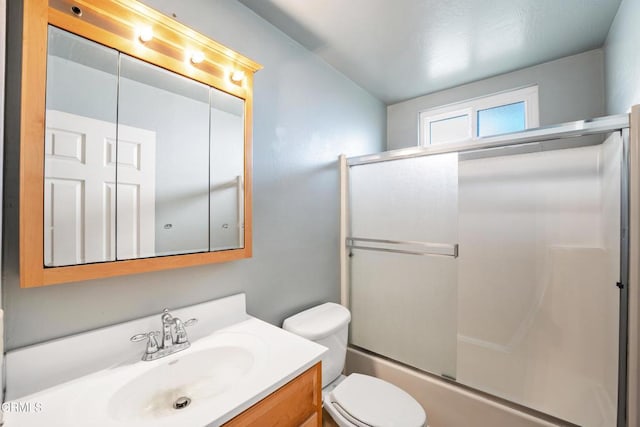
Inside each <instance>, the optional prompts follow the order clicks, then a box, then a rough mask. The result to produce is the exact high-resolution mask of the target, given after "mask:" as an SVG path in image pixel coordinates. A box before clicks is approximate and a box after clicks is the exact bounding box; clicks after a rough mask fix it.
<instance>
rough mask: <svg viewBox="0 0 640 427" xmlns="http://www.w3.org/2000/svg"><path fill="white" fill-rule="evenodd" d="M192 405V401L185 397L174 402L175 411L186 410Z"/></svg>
mask: <svg viewBox="0 0 640 427" xmlns="http://www.w3.org/2000/svg"><path fill="white" fill-rule="evenodd" d="M190 403H191V399H190V398H188V397H185V396H182V397H179V398H177V399H176V401H175V402H173V409H184V408H186V407H187V406H189V404H190Z"/></svg>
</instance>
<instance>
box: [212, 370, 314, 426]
mask: <svg viewBox="0 0 640 427" xmlns="http://www.w3.org/2000/svg"><path fill="white" fill-rule="evenodd" d="M321 387H322V371H321V368H320V363H318V364H316V365H315V366H313V367H312V368H310V369H309V370H308V371H306V372H304V373H302V374H301V375H300V376H298V377H297V378H295V379H293V380H291V381H290V382H289V383H287V384H285V385H284V386H282V387H281V388H279V389H278V390H277V391H275V392H273V393H272V394H271V395H269V396H267V397H266V398H264V399H263V400H261V401H260V402H258V403H256V404H255V405H253V406H252V407H251V408H249V409H247V410H246V411H244V412H243V413H241V414H240V415H238V416H237V417H235V418H233V419H232V420H231V421H229V422H228V423H226V424H224V425H225V427H241V426H242V427H245V426H252V425H259V426H260V427H301V426H304V427H311V426H315V427H320V426H322V388H321Z"/></svg>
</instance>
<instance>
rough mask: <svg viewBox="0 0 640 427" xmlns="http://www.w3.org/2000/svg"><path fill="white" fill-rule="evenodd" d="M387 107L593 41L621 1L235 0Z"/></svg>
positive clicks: (591, 45) (603, 34)
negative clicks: (238, 0)
mask: <svg viewBox="0 0 640 427" xmlns="http://www.w3.org/2000/svg"><path fill="white" fill-rule="evenodd" d="M240 2H242V3H243V4H245V5H246V6H247V7H249V8H251V9H252V10H254V11H255V12H256V13H257V14H258V15H260V16H262V17H263V18H264V19H266V20H267V21H269V22H271V23H272V24H273V25H275V26H276V27H278V28H280V29H281V30H282V31H283V32H285V33H286V34H288V35H289V36H290V37H291V38H293V39H294V40H296V41H298V42H299V43H300V44H302V45H303V46H305V47H306V48H307V49H309V50H311V51H313V52H315V53H317V54H318V55H320V56H321V57H322V58H323V59H324V60H325V61H326V62H328V63H329V64H331V65H332V66H333V67H335V68H336V69H337V70H339V71H340V72H342V73H343V74H345V75H346V76H348V77H349V78H350V79H352V80H353V81H355V82H356V83H358V84H359V85H360V86H362V87H363V88H365V89H366V90H367V91H369V92H371V93H372V94H373V95H375V96H376V97H378V98H380V99H381V100H382V101H384V102H386V103H387V104H391V103H394V102H398V101H402V100H405V99H409V98H413V97H416V96H419V95H424V94H427V93H431V92H435V91H438V90H442V89H445V88H449V87H453V86H457V85H460V84H464V83H468V82H471V81H474V80H478V79H483V78H486V77H489V76H493V75H497V74H502V73H505V72H509V71H513V70H516V69H519V68H523V67H528V66H531V65H534V64H539V63H542V62H546V61H550V60H553V59H557V58H560V57H563V56H567V55H572V54H575V53H579V52H584V51H586V50H589V49H594V48H598V47H601V46H602V45H603V43H604V41H605V38H606V36H607V32H608V30H609V27H610V26H611V22H612V21H613V18H614V17H615V14H616V11H617V9H618V6H619V4H620V0H240Z"/></svg>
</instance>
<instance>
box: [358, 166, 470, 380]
mask: <svg viewBox="0 0 640 427" xmlns="http://www.w3.org/2000/svg"><path fill="white" fill-rule="evenodd" d="M457 175H458V160H457V154H446V155H440V156H429V157H420V158H414V159H403V160H397V161H391V162H385V163H376V164H369V165H361V166H355V167H352V168H351V170H350V181H351V235H352V237H359V238H372V239H387V240H396V241H421V242H428V243H438V244H455V243H457V238H458V231H457V222H458V213H457V211H458V196H457V194H458V176H457ZM456 264H457V261H456V259H455V258H452V257H432V256H421V255H408V254H400V253H389V252H376V251H369V250H360V249H352V257H351V302H352V304H351V310H352V316H353V317H352V324H351V342H352V344H354V345H357V346H359V347H363V348H366V349H368V350H370V351H373V352H375V353H378V354H382V355H384V356H387V357H391V358H393V359H396V360H399V361H401V362H403V363H406V364H409V365H412V366H415V367H417V368H419V369H423V370H426V371H430V372H433V373H436V374H439V375H440V374H444V375H447V376H450V377H455V375H456V372H455V370H456V367H455V364H456V335H457V265H456Z"/></svg>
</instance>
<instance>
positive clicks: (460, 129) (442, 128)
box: [429, 114, 471, 144]
mask: <svg viewBox="0 0 640 427" xmlns="http://www.w3.org/2000/svg"><path fill="white" fill-rule="evenodd" d="M469 128H470V126H469V115H467V114H465V115H462V116H457V117H450V118H446V119H442V120H436V121H433V122H430V123H429V143H430V144H441V143H444V142H455V141H463V140H465V139H469V138H471V135H469Z"/></svg>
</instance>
